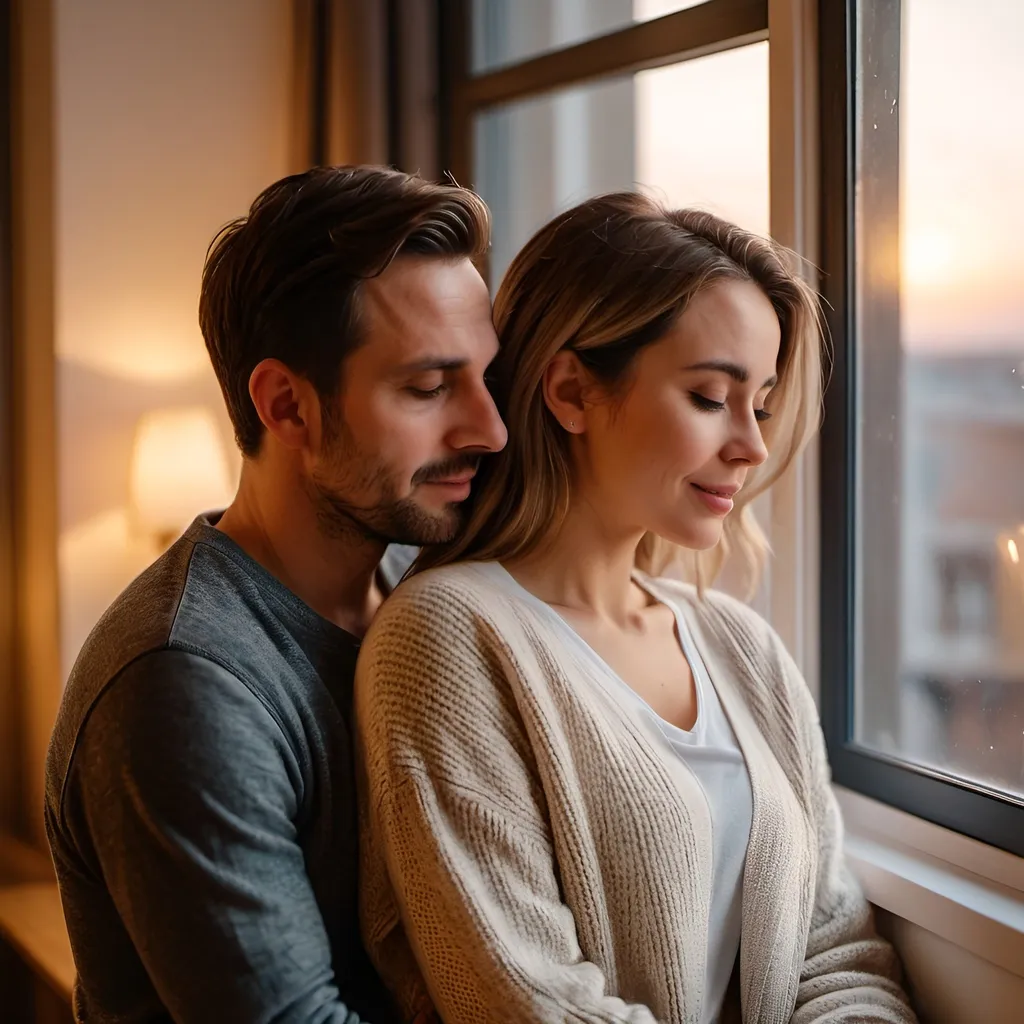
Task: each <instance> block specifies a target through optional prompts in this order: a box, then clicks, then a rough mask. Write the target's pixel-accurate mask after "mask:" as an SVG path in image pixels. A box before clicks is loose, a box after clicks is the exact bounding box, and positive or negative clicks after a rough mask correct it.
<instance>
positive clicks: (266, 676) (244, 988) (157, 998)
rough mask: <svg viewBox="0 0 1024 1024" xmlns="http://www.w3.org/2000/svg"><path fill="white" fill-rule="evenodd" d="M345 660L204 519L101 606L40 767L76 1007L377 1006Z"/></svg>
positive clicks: (224, 1018) (302, 1012)
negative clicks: (366, 933) (363, 928)
mask: <svg viewBox="0 0 1024 1024" xmlns="http://www.w3.org/2000/svg"><path fill="white" fill-rule="evenodd" d="M407 561H408V553H407V552H404V551H401V550H395V549H392V550H391V551H389V553H388V556H387V557H386V558H385V563H384V565H383V566H382V575H384V577H385V579H386V581H387V582H390V583H393V582H394V580H395V577H396V574H400V572H401V569H404V567H405V564H407ZM403 562H404V564H403ZM388 577H390V579H388ZM357 653H358V641H357V640H356V639H355V638H354V637H352V636H350V635H349V634H348V633H346V632H344V631H343V630H341V629H339V628H338V627H336V626H335V625H333V624H332V623H330V622H328V621H326V620H325V619H323V618H321V617H320V616H319V615H317V614H316V613H315V612H313V611H312V609H310V608H309V607H308V606H307V605H305V604H304V603H303V602H302V601H301V600H299V598H297V597H296V596H295V595H294V594H293V593H291V592H290V591H289V590H288V589H287V588H286V587H284V586H283V585H282V584H281V583H280V582H279V581H278V580H277V579H275V578H274V577H273V576H272V575H271V574H270V573H268V572H267V571H266V570H265V569H263V568H262V567H261V566H260V565H259V564H257V563H256V562H255V561H253V560H252V559H251V558H249V557H248V556H247V555H246V554H245V553H244V552H243V551H242V550H241V548H239V547H238V546H237V545H236V544H234V543H233V542H232V541H231V540H230V539H229V538H228V537H227V536H226V535H224V534H223V533H221V532H220V531H219V530H217V529H215V528H214V526H213V525H212V523H211V522H210V520H209V519H206V518H205V517H200V518H199V519H197V520H196V521H195V522H194V523H193V524H192V526H191V527H190V528H189V530H188V531H187V532H186V534H185V535H184V537H182V538H181V540H179V541H178V542H177V543H176V544H175V545H174V546H173V547H172V548H171V549H170V550H169V551H168V552H167V553H166V554H165V555H164V556H163V557H162V558H160V559H159V560H158V561H157V562H156V563H155V564H154V565H153V566H151V567H150V568H149V569H148V570H147V571H146V572H144V573H143V574H142V575H141V576H140V577H139V578H138V579H137V580H136V581H135V582H134V583H133V584H132V585H131V586H129V587H128V589H127V590H126V591H125V592H124V593H123V594H122V595H121V597H120V598H118V600H117V601H116V602H115V603H114V604H113V605H112V606H111V608H110V609H109V610H108V612H107V613H106V615H105V616H104V617H103V619H102V620H101V621H100V623H99V624H98V625H97V627H96V629H95V630H94V631H93V633H92V635H91V636H90V638H89V640H88V641H87V642H86V644H85V647H84V648H83V650H82V653H81V655H80V656H79V658H78V661H77V663H76V665H75V668H74V671H73V672H72V674H71V678H70V680H69V681H68V685H67V689H66V691H65V694H64V699H63V702H62V705H61V709H60V713H59V715H58V718H57V723H56V726H55V729H54V733H53V739H52V741H51V746H50V751H49V756H48V759H47V779H46V809H45V812H46V826H47V830H48V835H49V840H50V847H51V851H52V854H53V860H54V864H55V867H56V871H57V879H58V883H59V885H60V891H61V899H62V901H63V904H64V913H65V916H66V918H67V924H68V931H69V934H70V937H71V944H72V948H73V950H74V954H75V962H76V965H77V967H78V974H79V977H78V982H77V985H76V993H75V1001H76V1009H77V1012H78V1014H79V1015H80V1019H81V1020H83V1021H86V1022H89V1024H93V1022H108V1021H109V1022H113V1021H117V1022H119V1024H128V1022H136V1021H159V1020H174V1021H179V1022H200V1021H202V1022H206V1021H210V1022H214V1021H215V1022H217V1024H231V1022H238V1024H261V1022H268V1024H269V1022H271V1021H273V1022H275V1024H276V1022H281V1024H284V1022H288V1024H292V1022H294V1024H298V1022H302V1024H307V1022H309V1024H312V1022H316V1024H356V1022H358V1021H369V1022H371V1024H390V1022H391V1021H393V1020H395V1019H396V1017H395V1012H394V1009H393V1007H392V1006H391V1004H390V1001H389V999H388V997H387V995H386V993H385V991H384V989H383V987H382V985H381V983H380V980H379V978H378V977H377V975H376V973H375V972H374V970H373V968H372V967H371V965H370V962H369V960H368V958H367V957H366V955H365V953H364V951H363V948H362V943H361V941H360V935H359V923H358V900H357V888H356V886H357V879H356V868H357V850H358V842H357V829H356V807H355V792H354V773H353V765H352V741H351V735H352V734H351V729H350V721H351V719H350V705H351V695H352V679H353V673H354V670H355V661H356V656H357Z"/></svg>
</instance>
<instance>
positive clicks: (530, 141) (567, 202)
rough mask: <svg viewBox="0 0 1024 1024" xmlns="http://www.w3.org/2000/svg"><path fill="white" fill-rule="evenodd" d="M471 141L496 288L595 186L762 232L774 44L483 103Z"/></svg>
mask: <svg viewBox="0 0 1024 1024" xmlns="http://www.w3.org/2000/svg"><path fill="white" fill-rule="evenodd" d="M708 96H713V97H714V100H713V102H707V100H706V97H708ZM474 143H475V145H474V184H475V186H476V188H477V189H478V191H479V192H480V194H481V195H482V196H483V198H484V199H485V200H486V201H487V203H488V205H489V206H490V208H491V213H492V216H493V219H494V244H493V248H492V251H491V262H490V278H491V283H492V286H494V287H496V286H497V285H498V283H499V282H500V281H501V278H502V277H503V275H504V273H505V270H506V268H507V267H508V264H509V262H510V261H511V259H512V257H513V256H514V255H515V254H516V253H517V252H518V251H519V250H520V249H521V248H522V246H523V245H524V244H525V243H526V241H527V240H528V239H529V238H530V236H531V235H532V234H533V233H534V232H535V231H536V230H537V229H538V228H539V227H541V225H543V224H544V223H546V222H547V221H548V220H550V218H551V217H553V216H554V215H555V214H556V213H558V212H559V211H561V210H563V209H566V208H567V207H569V206H571V205H572V204H574V203H576V202H579V201H580V200H582V199H585V198H586V197H587V196H590V195H596V194H598V193H600V192H608V191H613V190H617V189H632V188H640V189H643V190H645V191H648V192H650V193H651V194H652V195H654V196H655V197H657V198H659V199H661V200H663V201H665V202H668V203H670V204H672V205H674V206H700V207H702V208H703V209H708V210H712V211H714V212H716V213H718V214H720V215H722V216H724V217H728V218H730V219H731V220H735V221H736V222H738V223H740V224H742V225H743V226H744V227H748V228H750V229H751V230H753V231H758V232H760V233H761V234H767V233H768V44H767V43H754V44H752V45H750V46H744V47H742V48H739V49H735V50H726V51H724V52H722V53H717V54H714V55H713V56H710V57H701V58H698V59H695V60H689V61H685V62H683V63H680V64H671V65H668V66H666V67H662V68H656V69H654V70H651V71H641V72H639V73H637V74H635V75H630V76H625V77H624V76H613V77H610V78H604V79H600V80H599V81H597V82H595V83H588V84H586V85H582V86H576V87H572V88H568V89H561V90H558V91H556V92H553V93H548V94H545V95H543V96H540V97H536V98H531V99H527V100H523V101H521V102H519V103H512V104H508V105H505V106H502V107H498V108H496V109H488V110H486V111H484V112H483V113H481V114H479V115H478V116H477V118H476V120H475V140H474Z"/></svg>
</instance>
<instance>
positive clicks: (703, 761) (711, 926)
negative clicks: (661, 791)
mask: <svg viewBox="0 0 1024 1024" xmlns="http://www.w3.org/2000/svg"><path fill="white" fill-rule="evenodd" d="M484 568H485V571H487V572H488V573H489V574H490V575H491V576H492V578H493V579H494V580H495V582H497V583H499V584H501V585H502V586H503V587H504V588H505V589H507V590H508V591H509V592H510V593H511V594H513V595H514V596H516V597H519V598H523V597H526V598H527V599H531V600H532V602H536V605H537V606H540V607H542V608H543V609H546V610H547V613H548V614H549V615H550V616H552V621H553V623H554V624H555V625H556V627H557V628H559V629H560V630H561V631H562V632H564V633H565V636H566V640H567V641H568V642H569V643H571V644H572V645H573V646H574V647H575V648H576V650H577V652H578V653H580V654H581V655H582V657H583V658H584V659H586V660H588V661H590V662H591V663H593V664H594V666H595V668H598V669H599V670H602V671H603V673H604V674H606V675H607V677H608V678H609V679H610V680H611V682H612V684H613V685H614V686H615V687H616V689H617V690H618V691H619V693H620V695H621V696H622V698H623V699H625V700H627V701H630V702H632V703H633V704H634V705H636V707H638V708H639V710H640V712H641V713H642V714H643V715H645V716H646V717H647V718H648V720H649V721H650V722H652V723H653V724H654V726H655V729H656V731H657V732H659V733H660V734H661V736H662V738H663V739H664V741H665V743H666V745H667V746H668V747H669V748H670V749H671V750H672V752H673V753H674V754H675V755H676V757H678V758H679V759H680V760H681V761H682V762H683V763H684V764H685V765H686V766H687V767H689V769H690V770H691V771H692V772H693V774H694V775H695V776H696V778H697V781H698V782H699V783H700V787H701V790H702V791H703V793H704V798H705V799H706V800H707V803H708V810H709V812H710V814H711V841H712V882H711V909H710V915H709V920H708V952H707V969H706V972H705V983H704V984H705V992H704V1000H703V1013H702V1015H701V1024H715V1021H717V1020H718V1015H719V1013H720V1012H721V1008H722V1002H723V1000H724V998H725V991H726V989H727V988H728V987H729V979H730V977H731V976H732V971H733V967H734V966H735V963H736V956H737V954H738V952H739V948H740V925H741V920H742V910H743V865H744V863H745V861H746V856H747V844H748V842H749V841H750V821H751V816H752V814H753V799H752V796H751V791H750V775H749V773H748V772H747V765H746V762H745V761H744V760H743V753H742V752H741V750H740V747H739V743H738V742H737V741H736V736H735V734H734V733H733V730H732V726H731V725H730V724H729V719H728V718H727V717H726V714H725V711H724V710H723V709H722V704H721V701H719V699H718V693H717V691H716V690H715V687H714V684H713V683H712V681H711V677H710V675H709V674H708V670H707V667H706V666H705V664H704V659H703V658H701V656H700V652H699V651H698V650H697V647H696V645H695V644H694V642H693V637H692V636H691V635H690V630H689V628H688V627H687V625H686V620H685V619H684V618H683V616H682V615H681V614H680V611H679V609H678V608H677V607H676V606H675V605H670V606H669V607H671V609H672V612H673V615H674V616H675V620H676V635H677V637H678V638H679V642H680V646H681V647H682V650H683V654H684V656H685V657H686V661H687V663H688V664H689V666H690V671H691V672H692V673H693V681H694V685H695V687H696V691H697V719H696V721H695V722H694V724H693V728H692V729H680V728H679V727H678V726H675V725H673V724H672V723H671V722H666V721H665V719H664V718H662V717H661V716H660V715H658V713H657V712H656V711H655V710H654V708H652V707H651V706H650V705H649V704H648V703H647V701H645V700H644V699H643V697H641V696H640V695H639V694H638V693H637V692H636V690H634V689H633V688H632V687H631V686H630V685H629V684H628V683H627V682H626V681H625V680H624V679H623V678H622V677H621V676H620V675H619V674H618V673H617V672H615V670H614V669H612V667H611V666H610V665H609V664H608V663H607V662H606V661H605V660H604V659H603V658H602V657H601V656H600V655H599V654H598V653H597V652H596V651H595V650H594V649H593V648H592V647H591V646H590V644H588V643H587V642H586V641H585V640H584V639H583V638H582V637H581V636H580V635H579V633H577V632H576V630H575V629H573V627H572V626H571V625H570V624H569V623H568V622H567V621H566V620H565V619H564V618H563V617H562V616H561V615H560V614H559V613H558V612H557V611H555V609H554V608H552V607H551V606H550V605H549V604H547V603H546V602H544V601H542V600H541V599H540V598H538V597H536V596H535V595H533V594H531V593H530V592H529V591H528V590H526V588H525V587H523V586H522V585H521V584H519V583H518V582H517V581H516V579H515V577H514V576H512V575H511V573H509V572H508V571H507V570H506V569H505V568H504V567H503V566H502V565H500V564H499V563H498V562H489V563H486V564H485V567H484ZM636 582H637V585H638V586H640V587H642V588H643V590H644V591H645V592H646V593H647V594H649V595H650V596H651V597H653V598H654V599H655V600H656V601H659V602H660V603H664V602H661V598H659V597H658V596H657V594H655V593H654V592H653V591H652V590H651V589H650V588H649V587H648V586H646V585H645V579H644V577H643V576H642V575H640V574H639V573H638V574H637V576H636Z"/></svg>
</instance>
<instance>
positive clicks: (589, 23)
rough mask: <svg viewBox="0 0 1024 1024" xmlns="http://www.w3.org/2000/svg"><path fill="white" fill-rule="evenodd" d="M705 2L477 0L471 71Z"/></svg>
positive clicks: (474, 13)
mask: <svg viewBox="0 0 1024 1024" xmlns="http://www.w3.org/2000/svg"><path fill="white" fill-rule="evenodd" d="M705 2H706V0H473V6H472V10H471V15H470V16H471V18H472V32H473V52H472V58H471V61H470V65H471V70H472V72H473V74H475V75H478V74H482V73H483V72H485V71H493V70H494V69H495V68H498V67H501V66H503V65H506V64H516V63H518V62H519V61H523V60H529V59H530V58H531V57H536V56H538V55H540V54H542V53H547V52H549V51H551V50H557V49H560V48H561V47H564V46H572V45H574V44H575V43H581V42H583V41H584V40H585V39H593V38H594V37H595V36H601V35H604V34H605V33H607V32H614V31H615V30H616V29H620V28H625V27H626V26H628V25H631V24H632V23H633V22H635V21H650V20H651V19H652V18H660V17H661V16H662V15H663V14H671V13H673V12H674V11H681V10H684V9H685V8H688V7H699V6H700V5H701V4H702V3H705Z"/></svg>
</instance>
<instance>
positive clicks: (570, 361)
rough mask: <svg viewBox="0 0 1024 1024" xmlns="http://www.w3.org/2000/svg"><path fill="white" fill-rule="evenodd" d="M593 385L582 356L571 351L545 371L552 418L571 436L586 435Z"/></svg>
mask: <svg viewBox="0 0 1024 1024" xmlns="http://www.w3.org/2000/svg"><path fill="white" fill-rule="evenodd" d="M592 385H593V382H592V380H591V376H590V373H589V372H588V371H587V369H586V367H585V366H584V365H583V364H582V363H581V362H580V359H579V356H577V355H576V353H575V352H570V351H569V350H568V349H562V350H561V352H558V353H556V354H555V356H554V358H553V359H552V360H551V362H550V363H548V365H547V367H546V368H545V370H544V380H543V384H542V387H543V389H544V401H545V403H546V404H547V407H548V409H550V410H551V414H552V416H554V417H555V419H556V420H558V422H559V423H561V424H562V426H563V427H564V428H565V429H566V430H567V431H569V433H570V434H583V433H585V432H586V429H587V408H588V403H587V401H586V396H587V395H588V393H589V391H590V389H591V388H592Z"/></svg>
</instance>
